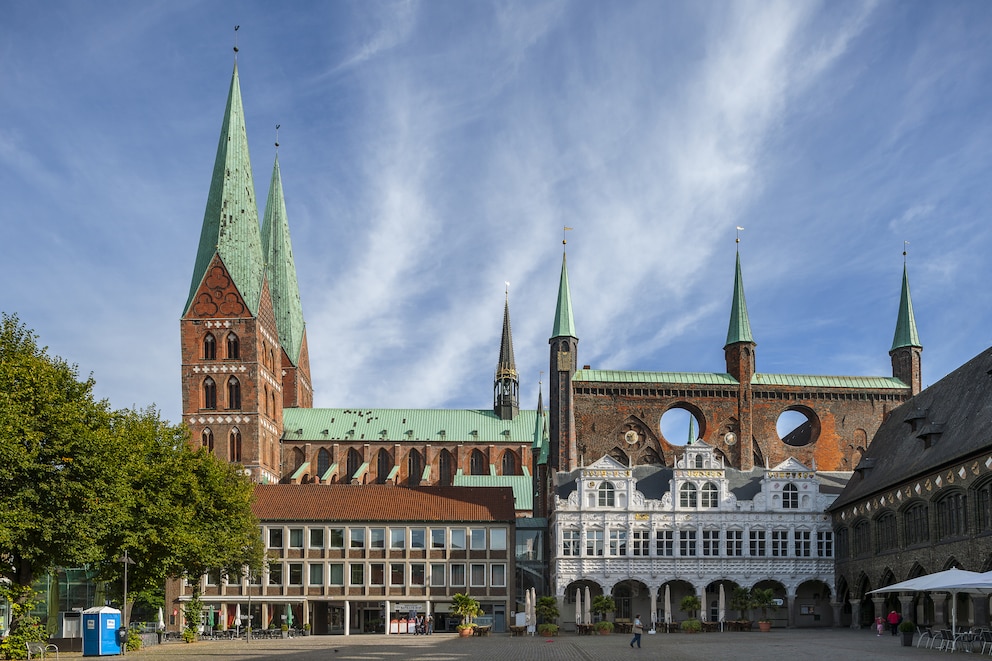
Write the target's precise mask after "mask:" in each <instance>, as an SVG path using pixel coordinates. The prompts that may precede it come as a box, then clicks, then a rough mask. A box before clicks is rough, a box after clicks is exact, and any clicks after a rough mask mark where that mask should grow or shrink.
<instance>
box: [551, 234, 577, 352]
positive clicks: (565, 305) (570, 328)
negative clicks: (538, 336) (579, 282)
mask: <svg viewBox="0 0 992 661" xmlns="http://www.w3.org/2000/svg"><path fill="white" fill-rule="evenodd" d="M551 337H553V338H554V337H574V338H578V337H579V336H578V335H576V334H575V320H574V319H573V318H572V293H571V291H570V290H569V288H568V269H567V268H566V266H565V253H562V255H561V280H559V281H558V306H557V307H556V308H555V325H554V328H553V329H552V330H551Z"/></svg>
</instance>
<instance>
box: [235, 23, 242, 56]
mask: <svg viewBox="0 0 992 661" xmlns="http://www.w3.org/2000/svg"><path fill="white" fill-rule="evenodd" d="M240 28H241V26H240V25H235V26H234V61H235V62H237V61H238V30H239V29H240Z"/></svg>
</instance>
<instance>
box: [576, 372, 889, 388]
mask: <svg viewBox="0 0 992 661" xmlns="http://www.w3.org/2000/svg"><path fill="white" fill-rule="evenodd" d="M572 380H573V381H583V382H599V383H673V384H679V385H724V386H736V385H738V384H739V382H738V381H737V379H735V378H734V377H733V376H731V375H730V374H727V373H726V372H649V371H643V370H593V369H581V370H578V371H577V372H576V373H575V375H574V376H573V377H572ZM751 383H752V384H754V385H756V386H806V387H818V388H869V389H882V390H890V389H900V390H905V389H906V384H904V383H903V382H902V381H900V380H899V379H897V378H894V377H890V376H831V375H817V374H770V373H762V372H758V373H756V374H755V375H754V377H753V378H752V380H751Z"/></svg>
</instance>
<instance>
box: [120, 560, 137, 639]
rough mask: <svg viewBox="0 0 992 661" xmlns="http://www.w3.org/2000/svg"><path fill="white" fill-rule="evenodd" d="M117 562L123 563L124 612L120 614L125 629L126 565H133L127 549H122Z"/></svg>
mask: <svg viewBox="0 0 992 661" xmlns="http://www.w3.org/2000/svg"><path fill="white" fill-rule="evenodd" d="M117 562H120V563H123V565H124V612H123V613H122V614H121V626H123V627H124V628H125V629H126V628H127V566H128V565H133V564H134V560H132V559H131V558H129V557H128V555H127V549H124V555H122V556H121V557H119V558H117Z"/></svg>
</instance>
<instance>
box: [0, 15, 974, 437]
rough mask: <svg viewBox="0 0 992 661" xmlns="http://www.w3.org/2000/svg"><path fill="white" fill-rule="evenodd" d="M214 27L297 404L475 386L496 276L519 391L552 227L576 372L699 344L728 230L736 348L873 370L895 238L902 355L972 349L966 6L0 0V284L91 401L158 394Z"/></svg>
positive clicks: (204, 181) (187, 272) (704, 360)
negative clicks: (739, 279)
mask: <svg viewBox="0 0 992 661" xmlns="http://www.w3.org/2000/svg"><path fill="white" fill-rule="evenodd" d="M234 25H240V26H241V29H240V30H239V32H238V41H239V46H240V53H239V71H240V77H241V86H242V94H243V98H244V104H245V112H246V117H247V124H248V138H249V144H250V148H251V155H252V165H253V169H254V173H255V188H256V193H257V199H259V200H262V201H263V203H264V200H265V196H266V192H267V187H268V181H269V177H270V174H271V168H272V161H273V157H274V147H273V142H274V139H275V125H276V124H280V125H281V127H282V128H281V129H280V133H279V140H280V143H281V147H280V151H279V160H280V166H281V169H282V176H283V185H284V189H285V193H286V203H287V210H288V214H289V221H290V227H291V232H292V238H293V243H294V251H295V256H296V265H297V269H298V274H299V280H300V288H301V296H302V301H303V306H304V314H305V317H306V320H307V333H308V338H309V346H310V356H311V365H312V368H313V377H314V385H315V388H316V393H315V400H316V402H315V403H316V405H317V406H332V407H336V406H343V407H353V406H357V407H467V408H484V407H488V406H490V404H491V400H492V376H493V372H494V370H495V367H496V360H497V356H498V349H499V333H500V329H501V326H500V324H501V316H502V311H503V297H504V288H505V285H504V282H506V281H509V282H510V309H511V317H512V322H513V334H514V346H515V350H516V358H517V367H518V369H519V371H520V374H521V381H522V383H521V393H522V399H523V405H524V406H525V407H527V408H532V407H533V406H534V405H535V404H536V400H537V392H538V381H539V379H540V373H541V371H542V370H547V369H548V367H547V366H548V343H547V339H548V335H549V334H550V332H551V328H552V321H553V316H554V309H555V300H556V294H557V285H558V276H559V273H560V268H561V250H562V246H561V239H562V227H563V226H565V225H567V226H570V227H574V230H573V231H571V232H569V233H568V234H569V236H568V240H569V242H568V267H569V277H570V281H571V287H572V297H573V303H574V310H575V323H576V327H577V329H578V335H579V337H580V342H579V352H580V353H579V362H580V364H590V365H592V366H593V367H594V368H601V369H639V370H660V371H710V372H722V371H724V369H725V365H724V359H723V351H722V347H723V343H724V340H725V338H726V333H727V322H728V315H729V308H730V300H731V294H732V285H733V267H734V250H735V243H734V238H735V234H736V231H735V227H736V226H742V227H744V228H745V230H744V231H743V232H742V233H741V244H740V250H741V261H742V265H743V271H744V285H745V290H746V293H747V302H748V307H749V311H750V319H751V326H752V330H753V333H754V336H755V339H756V341H757V343H758V347H757V366H758V370H759V371H761V372H774V373H800V374H827V375H890V374H891V366H890V362H889V357H888V350H889V347H890V345H891V342H892V335H893V331H894V327H895V320H896V312H897V308H898V295H899V285H900V278H901V274H902V264H903V257H902V250H903V242H904V241H909V242H910V245H909V262H908V263H909V273H910V281H911V286H912V292H913V303H914V306H915V310H916V318H917V322H918V326H919V331H920V336H921V339H922V342H923V345H924V352H923V380H924V383H925V384H930V383H933V382H935V381H936V380H938V379H939V378H940V377H942V376H943V375H945V374H946V373H947V372H949V371H950V370H952V369H954V368H955V367H957V366H958V365H960V364H961V363H963V362H964V361H965V360H967V359H969V358H971V357H972V356H974V355H975V354H977V353H978V352H979V351H981V350H983V349H984V348H986V347H987V346H988V345H989V341H990V333H989V329H990V328H992V301H990V298H992V294H990V291H989V287H988V284H987V283H988V281H989V276H990V273H992V269H990V267H989V266H988V263H989V257H988V254H989V247H990V243H992V242H990V239H992V236H990V235H992V229H990V223H989V222H988V220H989V219H988V216H989V214H988V210H989V209H990V208H992V204H990V202H992V186H990V185H989V173H990V154H992V112H990V108H992V103H990V101H992V99H990V95H992V40H990V39H989V38H988V35H989V34H990V33H992V4H990V3H987V2H978V1H976V2H954V1H947V2H940V3H932V2H913V1H906V2H878V3H872V2H842V1H841V2H824V3H818V2H801V1H792V2H783V3H774V2H755V3H749V2H744V1H739V2H738V1H735V2H729V1H728V2H684V3H683V2H674V1H671V2H656V1H649V2H633V1H631V2H623V3H614V2H581V1H575V2H532V1H527V2H524V1H520V2H496V3H491V2H481V1H480V2H456V1H454V0H451V1H440V0H439V1H436V2H423V3H421V2H367V1H357V2H303V1H300V2H293V3H279V4H277V3H270V2H236V3H235V2H184V1H174V0H170V1H168V2H140V3H139V2H115V1H101V2H95V1H80V2H67V1H63V2H59V1H55V2H44V3H38V2H22V1H9V0H8V1H5V2H3V3H0V199H2V206H0V209H2V211H0V218H2V224H3V230H4V232H3V234H4V240H3V241H2V243H0V261H2V263H3V265H4V267H5V268H4V271H5V277H4V286H3V288H2V290H0V309H2V310H3V311H5V312H11V313H17V314H18V315H19V316H20V318H21V320H22V321H23V322H24V323H25V324H27V325H28V326H29V327H31V328H33V329H34V330H35V331H36V332H37V333H38V334H39V335H40V336H41V340H42V342H43V343H44V344H47V345H48V346H49V348H50V351H51V352H52V353H55V354H58V355H60V356H63V357H64V358H66V359H67V360H69V361H70V362H73V363H76V364H78V366H79V369H80V371H81V372H82V373H83V374H84V375H85V374H89V373H92V374H93V375H94V377H95V379H96V382H97V386H96V390H97V393H98V395H99V396H101V397H106V398H109V400H110V401H111V404H112V405H113V406H114V407H115V408H121V407H127V406H132V405H136V406H146V405H149V404H152V403H154V404H156V405H157V406H158V407H159V408H160V409H161V410H162V412H163V414H164V415H165V417H167V418H168V419H170V420H173V421H178V420H179V418H180V413H181V412H180V405H181V404H180V388H179V377H180V368H179V357H180V355H179V317H180V315H181V314H182V306H183V304H184V302H185V300H186V296H187V293H188V291H189V284H190V277H191V274H192V268H193V261H194V258H195V256H196V246H197V241H198V238H199V232H200V224H201V222H202V218H203V211H204V207H205V204H206V197H207V189H208V185H209V181H210V174H211V170H212V167H213V159H214V155H215V151H216V145H217V137H218V135H219V131H220V125H221V118H222V113H223V110H224V104H225V100H226V94H227V89H228V85H229V82H230V75H231V70H232V63H233V53H232V48H231V47H232V45H233V35H234V33H233V27H234ZM546 394H547V393H546V388H545V395H546Z"/></svg>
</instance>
